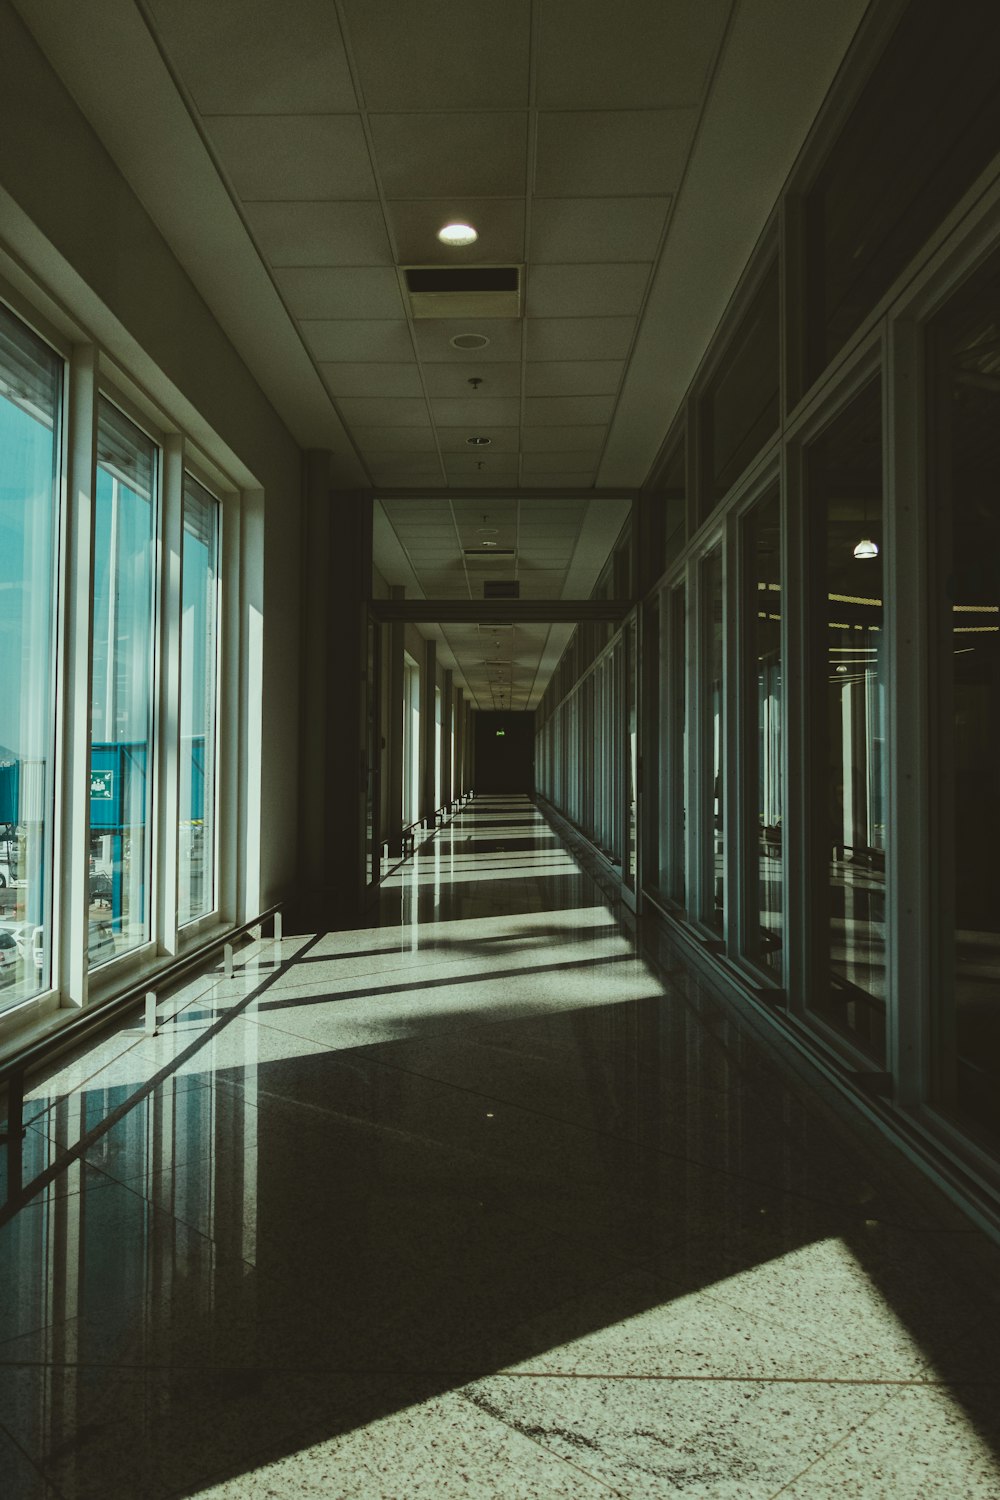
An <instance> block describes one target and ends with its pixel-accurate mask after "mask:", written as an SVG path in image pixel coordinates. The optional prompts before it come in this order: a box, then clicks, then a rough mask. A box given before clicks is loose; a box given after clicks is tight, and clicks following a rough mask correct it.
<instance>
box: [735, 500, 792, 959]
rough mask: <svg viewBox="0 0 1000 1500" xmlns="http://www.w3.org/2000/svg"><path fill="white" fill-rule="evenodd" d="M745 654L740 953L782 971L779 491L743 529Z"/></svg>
mask: <svg viewBox="0 0 1000 1500" xmlns="http://www.w3.org/2000/svg"><path fill="white" fill-rule="evenodd" d="M743 543H744V554H743V555H744V579H745V590H744V611H745V615H744V619H745V631H746V657H745V663H744V680H743V703H744V717H745V725H744V727H745V731H746V732H745V734H744V739H743V808H744V815H745V818H746V827H745V835H746V841H745V847H746V851H747V868H746V870H745V872H744V881H745V884H744V920H745V951H746V956H747V957H748V958H750V959H752V960H753V961H754V962H755V963H758V964H760V965H761V967H763V968H765V969H767V970H770V971H771V973H772V974H774V975H775V976H780V975H781V972H782V948H783V927H784V921H783V916H782V911H783V906H784V900H783V896H784V880H783V855H782V841H783V837H784V822H783V815H784V797H783V788H782V774H781V756H782V743H781V742H782V733H781V730H782V714H781V677H782V673H781V505H780V502H779V498H778V492H777V490H776V489H775V490H772V491H771V492H770V493H769V494H767V495H765V496H764V498H763V499H762V500H760V501H758V503H757V504H756V505H755V506H754V507H753V509H752V510H751V512H750V514H749V515H748V516H747V519H746V522H745V524H744V532H743Z"/></svg>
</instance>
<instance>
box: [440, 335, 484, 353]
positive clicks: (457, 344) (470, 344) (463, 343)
mask: <svg viewBox="0 0 1000 1500" xmlns="http://www.w3.org/2000/svg"><path fill="white" fill-rule="evenodd" d="M448 342H449V344H450V345H451V347H452V348H453V349H485V348H486V345H487V344H488V343H489V339H488V338H487V337H486V335H485V333H456V334H455V337H454V338H451V339H449V340H448Z"/></svg>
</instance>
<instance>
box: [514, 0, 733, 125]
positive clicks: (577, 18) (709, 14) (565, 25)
mask: <svg viewBox="0 0 1000 1500" xmlns="http://www.w3.org/2000/svg"><path fill="white" fill-rule="evenodd" d="M729 9H730V0H670V3H669V4H665V3H664V0H615V4H614V5H608V4H607V3H606V0H542V3H541V4H540V6H539V7H538V26H537V31H536V37H535V49H536V51H535V70H536V79H535V93H536V99H537V101H538V105H539V107H540V108H542V109H581V108H583V109H586V108H590V109H598V108H604V109H656V108H663V107H664V106H673V105H685V104H687V105H693V104H697V103H698V102H699V100H700V99H701V96H702V93H703V91H704V89H705V86H706V83H707V80H708V75H709V70H710V68H711V65H712V62H713V60H714V57H715V53H716V51H717V49H718V46H719V43H720V42H721V40H722V35H723V31H724V28H725V22H726V17H727V15H728V13H729Z"/></svg>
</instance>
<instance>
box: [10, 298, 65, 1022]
mask: <svg viewBox="0 0 1000 1500" xmlns="http://www.w3.org/2000/svg"><path fill="white" fill-rule="evenodd" d="M62 388H63V366H62V361H61V360H60V359H59V358H58V357H57V356H56V355H55V354H54V353H53V351H52V350H51V349H50V348H49V347H48V345H46V344H44V343H43V342H42V341H41V339H38V338H36V337H35V336H34V334H33V333H31V332H30V330H29V329H27V328H26V327H25V326H24V325H23V323H21V322H20V321H19V320H18V319H16V318H14V317H13V316H12V315H11V314H10V313H9V312H8V311H7V310H6V309H5V308H3V307H0V1008H4V1007H6V1006H8V1005H11V1004H13V1003H14V1002H16V1001H18V1000H23V999H25V998H26V997H27V996H28V995H31V994H33V993H34V992H35V991H36V990H39V989H42V988H44V987H46V986H47V985H48V982H49V972H50V950H51V939H50V934H51V914H52V901H51V894H52V887H51V871H52V840H51V822H52V806H53V765H52V757H53V749H54V742H55V694H54V683H53V673H54V669H55V659H54V658H55V650H54V640H55V636H54V620H55V612H54V606H55V598H56V579H57V573H56V566H57V550H56V549H57V538H58V532H57V514H58V511H57V506H58V474H59V463H60V424H61V413H62Z"/></svg>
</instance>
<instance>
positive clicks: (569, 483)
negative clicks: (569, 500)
mask: <svg viewBox="0 0 1000 1500" xmlns="http://www.w3.org/2000/svg"><path fill="white" fill-rule="evenodd" d="M521 483H522V484H523V485H525V486H527V487H531V486H532V485H537V487H538V488H539V489H544V488H545V486H546V485H558V486H560V487H565V488H567V489H576V490H588V489H592V488H593V485H594V476H593V473H592V472H591V471H589V470H588V471H587V472H586V473H582V474H581V473H579V472H577V471H574V472H573V473H567V474H547V473H541V472H540V471H539V470H537V469H523V470H522V471H521Z"/></svg>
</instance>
